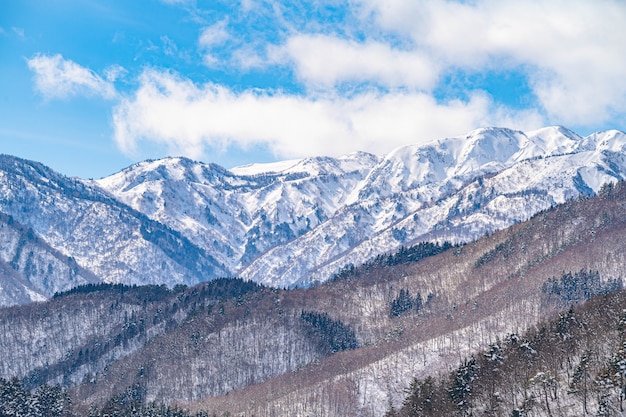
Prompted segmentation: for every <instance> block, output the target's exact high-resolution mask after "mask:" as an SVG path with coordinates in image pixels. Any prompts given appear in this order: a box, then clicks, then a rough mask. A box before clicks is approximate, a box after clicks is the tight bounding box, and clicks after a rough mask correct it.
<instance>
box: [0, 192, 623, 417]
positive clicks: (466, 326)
mask: <svg viewBox="0 0 626 417" xmlns="http://www.w3.org/2000/svg"><path fill="white" fill-rule="evenodd" d="M625 232H626V186H625V185H624V184H623V183H619V184H617V185H616V186H609V187H605V188H604V189H603V190H602V191H601V192H600V194H599V196H597V197H593V198H584V199H577V200H573V201H570V202H568V203H565V204H563V205H560V206H557V207H555V208H553V209H550V210H547V211H544V212H541V213H539V214H537V215H536V216H535V217H533V218H532V219H531V220H529V221H527V222H524V223H519V224H516V225H514V226H512V227H511V228H509V229H506V230H503V231H500V232H497V233H494V234H491V235H489V236H487V237H484V238H482V239H480V240H478V241H476V242H475V243H471V244H467V245H463V246H456V247H451V248H449V249H447V250H445V251H444V252H442V253H439V254H437V255H434V256H429V257H426V258H424V259H421V260H420V261H419V262H412V261H411V260H412V259H414V258H413V255H409V254H413V253H415V252H414V251H413V249H410V250H404V251H402V252H400V254H398V255H395V256H388V257H380V258H378V260H377V261H375V262H370V263H368V264H367V265H365V266H363V267H360V268H348V269H345V270H344V271H343V273H342V274H341V277H338V278H336V279H335V280H333V281H332V282H328V283H326V284H324V285H320V286H317V287H313V288H308V289H303V288H299V289H294V290H279V289H273V288H263V287H258V286H257V285H256V284H253V283H251V282H243V281H240V280H232V279H222V280H217V281H214V282H211V283H204V284H200V285H198V286H194V287H190V288H185V287H183V286H178V287H175V288H173V289H167V288H166V287H161V286H152V287H137V288H131V289H129V288H127V287H116V286H110V287H107V286H104V287H102V286H91V287H86V288H84V289H80V290H75V291H70V292H69V293H66V294H64V295H61V296H58V297H55V298H53V299H52V300H50V301H48V302H44V303H34V304H29V305H25V306H16V307H11V308H5V309H0V329H1V332H2V334H3V335H4V337H3V338H1V339H0V358H2V359H1V360H0V365H1V367H0V377H2V378H5V379H8V378H11V377H13V376H17V377H19V378H21V379H22V380H23V381H24V384H26V386H27V387H29V388H34V387H36V386H39V385H40V384H43V383H48V384H61V385H62V386H65V387H68V388H69V395H70V397H71V398H72V401H73V404H74V407H75V410H76V412H78V413H83V414H84V413H86V412H87V411H88V409H89V408H91V407H101V406H104V405H106V403H107V401H109V400H110V399H111V398H119V396H120V395H122V396H123V395H124V393H128V392H131V393H133V398H135V399H136V400H137V401H140V402H151V401H158V402H165V403H166V404H179V405H181V406H184V407H185V408H188V409H189V410H190V411H192V412H195V411H200V410H205V411H209V412H211V413H212V412H215V413H217V414H218V415H221V414H222V413H224V412H231V413H235V414H236V415H240V414H242V415H250V416H252V415H254V416H265V415H267V416H274V415H289V416H295V415H316V416H346V415H363V416H380V415H382V414H384V413H385V412H386V411H387V409H388V405H389V404H390V403H391V404H396V405H399V404H401V402H402V400H403V398H404V396H405V392H404V389H405V387H406V386H408V384H409V383H410V381H411V380H412V379H413V378H414V377H417V378H420V379H423V378H425V377H426V376H427V375H429V374H433V373H434V374H437V373H445V372H448V371H451V370H453V369H455V368H456V367H457V366H458V363H459V358H460V357H464V356H467V355H470V354H471V353H473V352H476V351H477V349H479V348H480V347H484V346H486V345H487V344H488V343H490V342H494V341H496V340H497V338H500V340H504V339H505V337H506V336H507V335H509V334H511V333H517V334H522V333H523V332H524V331H525V330H526V329H528V328H530V327H531V326H533V325H534V324H536V323H537V322H538V321H539V320H541V319H542V318H543V317H545V316H546V315H548V314H551V312H553V311H555V310H559V309H561V308H566V307H567V306H568V305H569V304H570V303H571V302H575V301H580V300H583V299H585V298H587V297H590V296H592V295H594V294H600V293H604V292H608V291H613V290H615V289H618V288H620V287H621V285H622V278H623V277H622V274H623V265H624V262H625V260H626V241H625V240H624V239H623V236H624V233H625ZM427 247H428V246H427V245H426V246H422V249H424V250H426V248H427ZM444 249H445V248H444ZM426 252H428V251H427V250H426ZM436 252H438V251H433V252H432V253H430V254H433V253H436ZM570 272H571V274H569V273H570ZM568 274H569V275H568ZM574 276H575V277H578V278H576V280H573V278H571V277H574ZM568 277H570V278H568ZM572 282H577V283H584V285H582V284H580V285H579V284H572Z"/></svg>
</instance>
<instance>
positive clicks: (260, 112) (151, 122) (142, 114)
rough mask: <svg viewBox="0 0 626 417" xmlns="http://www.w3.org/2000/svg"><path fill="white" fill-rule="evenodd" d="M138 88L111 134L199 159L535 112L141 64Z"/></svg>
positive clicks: (338, 146)
mask: <svg viewBox="0 0 626 417" xmlns="http://www.w3.org/2000/svg"><path fill="white" fill-rule="evenodd" d="M140 84H141V86H140V88H139V89H138V90H137V91H136V93H135V94H134V95H133V96H132V97H127V98H125V99H123V100H122V101H121V103H120V104H119V105H118V106H116V108H115V110H114V116H113V120H114V129H115V140H116V141H117V144H118V146H119V147H120V149H121V150H122V151H124V152H126V153H129V154H132V153H133V152H136V151H137V149H138V144H139V143H140V142H142V141H151V142H155V143H159V144H164V145H166V146H169V148H170V152H172V153H177V154H185V155H188V156H191V157H195V158H198V157H201V156H202V154H203V151H204V149H205V147H207V146H209V147H212V148H222V149H225V148H227V147H229V146H231V145H236V146H239V147H241V148H244V149H246V148H249V147H250V146H253V145H257V144H263V145H266V146H267V147H268V148H269V149H271V150H272V151H273V152H274V153H275V154H276V155H277V156H278V157H299V156H305V155H341V154H345V153H348V152H351V151H354V150H366V151H370V152H375V153H378V154H382V153H386V152H389V151H390V150H391V149H393V148H395V147H397V146H400V145H404V144H408V143H416V142H420V141H427V140H432V139H435V138H439V137H442V136H449V135H456V134H462V133H465V132H467V131H469V130H472V129H474V128H476V127H478V126H490V125H500V124H501V123H502V122H504V123H507V124H509V123H511V121H512V120H515V123H516V126H515V127H519V128H536V127H539V126H541V125H542V123H541V122H542V121H541V119H540V118H539V116H537V115H536V114H534V113H532V112H530V113H524V114H514V113H511V112H507V111H506V109H500V108H497V107H495V106H494V105H493V103H491V102H490V100H489V98H488V97H486V96H484V95H480V94H477V95H475V96H473V97H472V98H471V100H469V102H467V103H465V102H460V101H453V102H450V103H446V104H439V103H437V102H436V101H435V100H434V99H433V98H432V97H430V96H428V95H427V94H424V93H409V92H396V93H389V94H380V93H378V92H368V93H363V94H360V95H357V96H355V97H351V98H345V97H340V96H337V95H334V94H330V95H325V96H319V97H301V96H294V95H288V94H283V93H277V94H268V93H264V92H259V91H245V92H243V93H234V92H232V91H231V90H229V89H227V88H225V87H223V86H218V85H214V84H206V85H202V86H198V85H196V84H194V83H193V82H191V81H190V80H188V79H185V78H182V77H180V76H179V75H176V74H172V73H168V72H160V71H156V70H146V71H145V72H144V73H143V75H142V76H141V79H140Z"/></svg>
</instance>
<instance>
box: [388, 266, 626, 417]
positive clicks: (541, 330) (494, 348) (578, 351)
mask: <svg viewBox="0 0 626 417" xmlns="http://www.w3.org/2000/svg"><path fill="white" fill-rule="evenodd" d="M571 277H572V275H571V274H567V276H566V277H565V280H568V279H570V278H571ZM406 394H407V396H406V398H405V400H404V401H403V403H402V405H401V406H400V407H399V408H398V409H396V408H394V407H393V406H391V407H390V409H389V410H388V412H387V413H386V414H385V416H386V417H414V416H415V417H416V416H429V417H430V416H432V417H435V416H442V417H443V416H479V415H480V416H514V417H521V416H582V415H593V416H620V415H623V413H624V411H625V410H626V292H624V291H619V292H615V293H610V294H606V295H601V296H596V297H595V298H593V299H590V300H589V301H587V302H585V303H584V304H582V305H572V306H571V307H570V308H569V309H568V310H567V311H564V312H562V313H560V314H558V315H557V316H556V317H553V318H552V319H550V320H546V321H543V322H541V323H539V324H537V325H536V326H534V327H533V328H531V329H529V330H528V331H527V332H526V333H524V334H514V333H512V334H509V335H508V336H506V337H505V338H503V339H502V340H494V341H493V342H492V343H490V344H489V346H488V347H487V349H485V350H482V351H480V352H477V353H475V354H473V355H471V356H469V357H466V358H465V359H463V360H462V361H461V362H460V364H459V365H458V368H457V369H456V370H454V371H453V372H450V373H446V374H442V375H432V376H427V377H425V378H414V379H413V381H412V382H411V383H410V385H409V386H408V387H407V388H406Z"/></svg>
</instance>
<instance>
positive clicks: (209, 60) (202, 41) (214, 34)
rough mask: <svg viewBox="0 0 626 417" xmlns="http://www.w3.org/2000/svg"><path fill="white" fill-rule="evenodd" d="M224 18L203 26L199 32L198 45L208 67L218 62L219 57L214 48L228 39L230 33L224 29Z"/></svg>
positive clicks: (225, 23)
mask: <svg viewBox="0 0 626 417" xmlns="http://www.w3.org/2000/svg"><path fill="white" fill-rule="evenodd" d="M226 26H227V22H226V21H225V20H223V21H221V22H217V23H215V24H213V25H212V26H208V27H205V28H204V29H202V31H201V32H200V37H199V38H198V46H199V47H200V50H201V51H203V52H204V63H205V64H206V65H207V66H209V67H215V66H216V65H217V64H218V63H219V58H218V57H217V56H216V55H215V53H214V51H215V49H216V48H217V47H218V46H220V45H223V44H224V43H225V42H227V41H228V40H229V39H230V37H231V36H230V34H229V33H228V30H226Z"/></svg>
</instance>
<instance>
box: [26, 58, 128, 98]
mask: <svg viewBox="0 0 626 417" xmlns="http://www.w3.org/2000/svg"><path fill="white" fill-rule="evenodd" d="M28 67H29V68H30V70H31V71H33V73H34V79H35V88H36V89H37V90H38V91H39V92H40V93H41V94H42V95H43V96H44V97H46V98H48V99H52V98H67V97H70V96H73V95H96V96H101V97H104V98H107V99H112V98H115V97H116V96H117V93H116V91H115V87H114V86H113V84H112V83H111V82H109V81H106V80H104V79H103V78H102V77H100V76H99V75H98V74H96V73H94V72H93V71H91V70H89V69H87V68H85V67H82V66H80V65H78V64H77V63H75V62H73V61H70V60H66V59H64V58H63V57H62V56H61V55H59V54H57V55H53V56H47V55H35V56H34V57H32V58H31V59H29V60H28Z"/></svg>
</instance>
